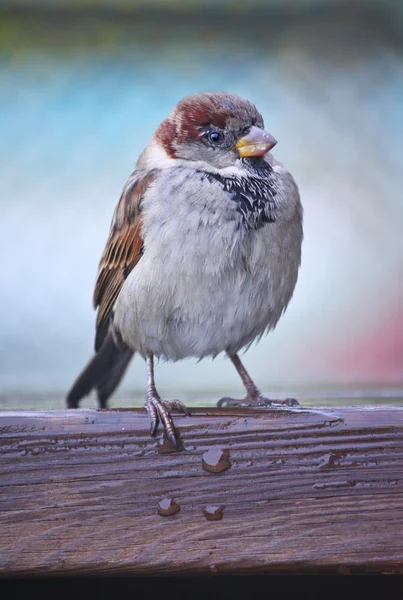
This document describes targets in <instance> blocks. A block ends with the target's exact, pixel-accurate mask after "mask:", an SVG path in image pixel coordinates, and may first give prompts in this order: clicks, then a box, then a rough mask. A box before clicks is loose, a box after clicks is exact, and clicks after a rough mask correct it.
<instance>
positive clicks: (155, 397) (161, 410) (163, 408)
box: [145, 390, 190, 448]
mask: <svg viewBox="0 0 403 600" xmlns="http://www.w3.org/2000/svg"><path fill="white" fill-rule="evenodd" d="M145 407H146V410H147V413H148V416H149V417H150V430H151V435H152V436H155V435H156V433H157V428H158V425H159V423H160V422H161V423H162V426H163V428H164V430H165V433H166V435H167V438H168V439H169V441H170V442H171V444H172V445H173V446H174V447H175V448H177V447H178V440H177V439H176V432H175V426H174V423H173V421H172V418H171V415H170V414H169V413H170V411H171V410H174V409H176V410H181V411H182V412H184V413H185V415H186V416H190V413H189V411H188V409H187V407H186V406H185V405H184V404H182V402H180V401H179V400H171V401H170V402H163V401H162V400H161V398H160V396H159V394H158V393H157V392H156V391H153V390H149V391H148V392H147V396H146V402H145Z"/></svg>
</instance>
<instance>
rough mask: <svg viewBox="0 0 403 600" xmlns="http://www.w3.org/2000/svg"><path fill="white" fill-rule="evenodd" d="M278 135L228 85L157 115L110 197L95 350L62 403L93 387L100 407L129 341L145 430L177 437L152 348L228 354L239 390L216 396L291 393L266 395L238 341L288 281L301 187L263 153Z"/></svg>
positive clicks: (275, 314) (295, 253)
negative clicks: (142, 392) (141, 373)
mask: <svg viewBox="0 0 403 600" xmlns="http://www.w3.org/2000/svg"><path fill="white" fill-rule="evenodd" d="M276 143H277V142H276V140H275V138H274V137H273V136H272V135H271V134H270V133H268V132H267V131H265V130H264V123H263V118H262V115H261V114H260V113H259V112H258V110H257V109H256V107H255V106H254V105H253V104H251V103H250V102H248V101H247V100H244V99H242V98H240V97H238V96H236V95H234V94H229V93H226V92H214V93H213V92H212V93H198V94H194V95H191V96H187V97H185V98H183V99H182V100H181V101H180V102H178V104H177V105H176V106H175V107H174V109H173V110H172V111H171V113H170V114H169V115H168V117H167V118H166V119H165V120H164V121H163V122H162V123H161V124H160V125H159V127H158V128H157V130H156V131H155V133H154V135H153V136H152V138H151V140H150V142H149V143H148V145H147V146H146V148H145V150H144V151H143V152H142V153H141V155H140V157H139V159H138V161H137V163H136V167H135V170H134V172H133V173H132V175H130V177H129V179H128V180H127V182H126V184H125V186H124V188H123V192H122V195H121V197H120V200H119V202H118V204H117V206H116V208H115V212H114V214H113V218H112V223H111V227H110V232H109V237H108V240H107V243H106V247H105V250H104V252H103V254H102V257H101V260H100V263H99V268H98V274H97V279H96V284H95V291H94V297H93V303H94V308H97V309H98V313H97V319H96V336H95V355H94V356H93V357H92V358H91V360H90V361H89V363H88V364H87V365H86V367H85V368H84V370H83V371H82V372H81V373H80V375H79V376H78V378H77V379H76V381H75V382H74V384H73V386H72V388H71V389H70V391H69V393H68V395H67V407H68V408H78V405H79V401H80V400H81V398H83V397H84V396H86V395H87V394H89V393H90V391H91V390H93V389H95V390H96V392H97V396H98V403H99V406H100V407H101V408H105V407H106V406H107V400H108V398H109V396H110V395H111V394H112V392H113V391H114V390H115V388H116V387H117V386H118V384H119V382H120V381H121V379H122V377H123V375H124V373H125V371H126V369H127V366H128V364H129V362H130V360H131V358H132V357H133V354H134V353H135V352H137V353H139V354H140V355H141V356H142V357H143V358H144V359H145V361H146V365H147V374H148V387H147V395H146V400H145V407H146V410H147V412H148V415H149V418H150V426H151V435H153V436H154V435H155V434H156V431H157V428H158V425H159V423H160V422H161V423H162V425H163V427H164V430H165V434H166V436H167V437H168V439H169V440H170V441H171V443H172V444H173V446H175V447H178V441H177V433H176V430H175V427H174V424H173V421H172V418H171V415H170V410H172V409H174V408H176V409H180V410H183V411H184V412H185V413H186V414H189V413H188V411H187V409H186V407H185V406H184V405H183V404H182V403H181V402H179V401H173V402H164V401H162V400H161V398H160V396H159V394H158V392H157V389H156V385H155V377H154V357H157V358H159V359H163V360H167V361H178V360H182V359H184V358H187V357H195V358H197V359H201V358H204V357H207V356H211V357H213V358H214V357H216V356H217V355H219V354H220V353H222V352H224V353H226V354H227V355H228V357H229V358H230V360H231V361H232V363H233V364H234V366H235V368H236V370H237V371H238V373H239V375H240V377H241V379H242V382H243V384H244V386H245V388H246V398H245V399H244V400H242V401H237V400H235V399H232V398H223V399H221V400H220V401H219V403H218V405H219V406H222V405H237V404H242V405H258V406H270V405H277V404H278V403H280V404H281V403H282V404H288V405H293V404H298V403H297V402H296V401H295V400H290V399H286V400H270V399H268V398H265V397H264V396H263V394H262V393H261V392H260V390H259V388H258V387H257V386H256V385H255V383H254V382H253V380H252V379H251V377H250V375H249V374H248V372H247V371H246V369H245V368H244V366H243V364H242V362H241V360H240V358H239V356H238V353H239V351H240V350H241V349H242V348H245V347H246V348H247V347H248V346H249V345H250V344H251V343H252V342H253V341H254V340H258V339H260V338H261V337H262V335H263V334H265V333H267V332H269V331H270V330H272V329H274V327H275V326H276V324H277V322H278V320H279V318H280V316H281V315H282V314H283V312H284V311H285V309H286V307H287V305H288V303H289V301H290V299H291V297H292V295H293V292H294V288H295V284H296V281H297V276H298V270H299V266H300V262H301V244H302V238H303V228H302V221H303V211H302V206H301V201H300V196H299V191H298V187H297V185H296V183H295V181H294V179H293V177H292V176H291V175H290V173H289V172H288V171H287V170H286V169H285V168H284V167H283V166H282V164H281V163H279V162H277V161H276V160H275V158H274V157H273V155H272V154H271V153H270V151H271V150H272V148H273V147H274V146H275V145H276Z"/></svg>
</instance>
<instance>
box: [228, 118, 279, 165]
mask: <svg viewBox="0 0 403 600" xmlns="http://www.w3.org/2000/svg"><path fill="white" fill-rule="evenodd" d="M276 144H277V140H276V139H274V137H273V136H272V135H271V133H268V132H267V131H265V130H264V129H259V127H254V126H252V127H251V128H250V131H249V133H247V134H246V135H244V136H243V137H241V138H239V140H238V141H237V143H236V144H235V148H236V149H237V150H238V152H239V156H240V157H241V158H247V157H249V156H263V155H264V154H266V153H267V152H269V150H271V149H272V148H274V146H275V145H276Z"/></svg>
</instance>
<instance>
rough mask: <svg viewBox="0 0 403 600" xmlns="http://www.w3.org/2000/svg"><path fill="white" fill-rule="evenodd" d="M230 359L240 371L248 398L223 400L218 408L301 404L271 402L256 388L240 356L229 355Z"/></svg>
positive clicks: (292, 400)
mask: <svg viewBox="0 0 403 600" xmlns="http://www.w3.org/2000/svg"><path fill="white" fill-rule="evenodd" d="M228 356H229V358H230V359H231V360H232V363H233V365H234V367H235V368H236V370H237V371H238V373H239V375H240V377H241V379H242V383H243V384H244V386H245V388H246V392H247V394H246V398H244V399H243V400H236V399H234V398H221V400H219V401H218V402H217V406H219V407H221V406H266V407H267V406H274V407H275V406H276V405H277V406H278V405H282V406H298V405H299V403H298V401H297V400H295V399H294V398H286V399H285V400H271V399H270V398H266V397H265V396H263V394H262V393H261V391H260V390H259V389H258V388H257V387H256V385H255V383H254V381H253V379H252V378H251V376H250V375H249V373H248V371H247V370H246V369H245V367H244V366H243V364H242V363H241V359H240V358H239V356H238V354H228Z"/></svg>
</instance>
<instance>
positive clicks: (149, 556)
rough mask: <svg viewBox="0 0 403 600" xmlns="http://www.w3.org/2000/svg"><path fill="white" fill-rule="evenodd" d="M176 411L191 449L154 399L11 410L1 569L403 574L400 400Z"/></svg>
mask: <svg viewBox="0 0 403 600" xmlns="http://www.w3.org/2000/svg"><path fill="white" fill-rule="evenodd" d="M175 422H176V424H177V426H178V430H179V431H180V434H181V441H182V443H183V447H184V450H183V451H181V452H167V446H166V445H165V444H164V440H163V439H162V437H159V438H157V439H152V438H150V436H149V431H148V419H147V417H146V415H145V411H143V410H130V411H129V410H121V411H118V410H110V411H96V410H77V411H44V412H22V411H21V412H17V411H14V412H5V411H4V412H2V413H0V433H1V438H0V534H1V535H0V574H2V575H3V576H4V575H35V574H47V575H50V574H54V575H66V574H76V575H77V574H118V573H120V574H129V573H132V574H142V575H151V574H168V573H172V574H174V573H175V574H179V573H181V574H190V573H193V574H200V573H206V574H207V573H213V574H214V573H234V572H237V573H239V572H265V573H269V572H289V573H308V572H341V573H348V572H352V573H355V572H389V573H403V510H402V509H403V409H398V408H394V409H392V408H390V409H388V408H381V409H368V408H366V409H364V410H362V409H361V410H360V409H357V408H340V409H328V408H326V409H323V410H321V409H318V410H304V409H293V410H276V411H273V410H251V409H210V408H208V409H203V408H200V409H193V410H192V416H191V417H184V416H182V415H179V414H178V415H175ZM214 447H219V448H221V449H222V450H225V452H226V455H227V456H228V460H229V462H230V464H231V466H230V468H229V469H227V470H225V471H223V472H221V473H209V472H207V471H206V470H204V469H203V468H202V457H203V454H204V453H205V452H206V451H208V450H209V449H211V448H214ZM164 498H173V499H174V500H175V501H176V502H177V503H178V504H179V505H180V511H179V512H177V513H176V514H175V515H173V516H168V517H167V516H165V517H161V516H159V515H158V512H157V511H158V505H159V502H161V501H162V500H163V499H164ZM211 505H212V506H215V507H224V509H223V513H222V520H216V521H209V520H207V518H206V517H205V516H204V514H203V509H205V508H206V507H207V506H211Z"/></svg>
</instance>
